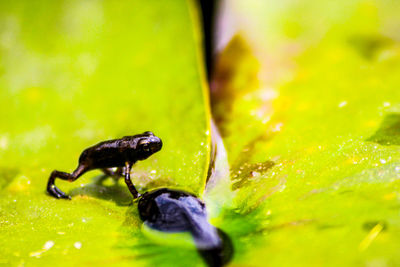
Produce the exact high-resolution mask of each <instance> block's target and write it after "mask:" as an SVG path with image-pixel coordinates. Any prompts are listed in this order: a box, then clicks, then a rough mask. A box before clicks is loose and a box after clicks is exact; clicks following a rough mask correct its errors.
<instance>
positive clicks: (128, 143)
mask: <svg viewBox="0 0 400 267" xmlns="http://www.w3.org/2000/svg"><path fill="white" fill-rule="evenodd" d="M161 147H162V141H161V139H160V138H158V137H157V136H155V135H154V134H153V133H152V132H144V133H143V134H138V135H133V136H125V137H122V138H121V139H115V140H108V141H104V142H101V143H98V144H97V145H94V146H92V147H89V148H87V149H85V150H84V151H83V152H82V154H81V156H80V157H79V165H78V167H77V168H76V170H75V171H73V172H72V173H66V172H60V171H57V170H54V171H53V172H52V173H51V175H50V178H49V181H48V183H47V192H48V193H49V194H50V195H51V196H53V197H55V198H67V199H71V197H70V196H68V195H67V194H65V193H64V192H62V191H61V190H60V189H58V188H57V187H56V186H55V184H54V181H55V179H56V178H60V179H62V180H67V181H69V182H73V181H75V180H76V179H78V178H79V177H80V176H81V175H82V174H84V173H85V172H87V171H90V170H94V169H102V171H103V172H104V173H105V174H107V175H111V176H122V175H123V174H125V183H126V184H127V186H128V188H129V191H130V192H131V193H132V195H133V198H135V199H136V198H138V197H139V196H140V194H139V193H138V191H137V190H136V188H135V186H134V185H133V183H132V181H131V178H130V172H131V168H132V165H133V164H135V162H136V161H138V160H144V159H147V158H148V157H150V156H151V155H152V154H154V153H156V152H157V151H159V150H160V149H161ZM115 167H117V170H116V171H113V170H112V169H111V168H115Z"/></svg>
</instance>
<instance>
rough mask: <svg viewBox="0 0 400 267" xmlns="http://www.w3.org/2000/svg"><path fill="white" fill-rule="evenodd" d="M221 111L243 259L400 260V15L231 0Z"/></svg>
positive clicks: (386, 5) (234, 230)
mask: <svg viewBox="0 0 400 267" xmlns="http://www.w3.org/2000/svg"><path fill="white" fill-rule="evenodd" d="M230 6H231V12H232V14H233V15H234V16H236V20H237V21H241V22H242V24H240V26H239V30H241V35H239V36H236V37H235V38H233V40H232V41H231V42H230V43H229V45H228V46H227V47H226V49H225V50H224V51H223V52H222V54H221V55H220V59H219V61H218V66H217V74H216V80H215V81H214V85H215V88H214V90H215V91H214V94H213V97H212V99H213V111H214V113H215V114H214V115H215V117H216V119H217V122H218V123H219V126H220V128H221V129H222V133H223V135H224V141H225V144H226V147H227V151H228V158H229V161H230V164H231V177H232V182H233V189H235V192H236V195H237V197H236V199H235V201H236V203H237V206H238V210H237V211H236V213H233V212H228V211H227V212H226V214H225V215H224V216H223V217H222V218H220V220H219V222H218V223H219V224H220V225H221V226H222V227H223V228H224V229H225V230H226V231H227V232H228V234H230V235H231V236H232V237H233V238H234V239H235V242H234V243H235V244H236V248H237V250H238V251H237V253H236V258H235V263H237V264H248V265H252V266H253V265H254V266H266V265H268V266H321V265H323V266H343V265H344V266H359V265H360V266H365V265H368V266H370V265H371V266H386V265H387V266H397V265H399V264H400V257H399V253H398V251H399V249H400V245H399V244H400V239H399V235H398V232H399V230H400V217H399V209H398V208H399V204H400V198H399V194H398V190H399V179H400V147H399V141H398V140H399V137H400V90H399V86H400V49H399V48H400V44H399V42H398V40H399V31H398V30H395V29H398V24H399V17H398V14H399V11H400V10H399V8H400V6H399V5H397V4H396V3H394V2H391V1H376V2H371V1H363V0H359V1H335V2H329V1H305V2H304V1H300V2H296V1H283V2H282V3H279V5H278V4H277V3H271V2H269V1H264V2H260V1H246V2H242V1H232V2H231V5H230Z"/></svg>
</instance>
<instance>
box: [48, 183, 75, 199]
mask: <svg viewBox="0 0 400 267" xmlns="http://www.w3.org/2000/svg"><path fill="white" fill-rule="evenodd" d="M47 192H48V193H49V194H50V195H51V196H53V197H55V198H65V199H71V196H69V195H67V194H65V193H64V192H63V191H61V190H60V189H59V188H58V187H57V186H55V185H54V184H53V185H50V186H48V187H47Z"/></svg>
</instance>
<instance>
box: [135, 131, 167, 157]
mask: <svg viewBox="0 0 400 267" xmlns="http://www.w3.org/2000/svg"><path fill="white" fill-rule="evenodd" d="M161 148H162V141H161V139H160V138H159V137H157V136H155V135H154V134H153V133H152V132H144V133H143V134H142V136H141V138H140V140H139V141H138V142H137V146H136V149H137V152H138V157H139V158H140V159H141V160H143V159H147V158H148V157H150V156H151V155H153V154H154V153H156V152H158V151H160V150H161Z"/></svg>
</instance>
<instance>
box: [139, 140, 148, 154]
mask: <svg viewBox="0 0 400 267" xmlns="http://www.w3.org/2000/svg"><path fill="white" fill-rule="evenodd" d="M139 146H140V147H141V148H142V150H143V151H146V152H148V151H150V143H149V141H147V140H146V139H142V140H140V141H139Z"/></svg>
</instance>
